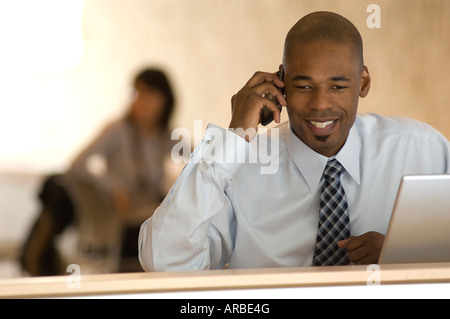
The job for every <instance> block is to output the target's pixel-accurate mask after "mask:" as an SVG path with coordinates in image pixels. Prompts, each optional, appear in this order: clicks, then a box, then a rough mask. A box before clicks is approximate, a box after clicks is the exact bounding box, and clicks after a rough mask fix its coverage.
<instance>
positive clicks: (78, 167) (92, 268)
mask: <svg viewBox="0 0 450 319" xmlns="http://www.w3.org/2000/svg"><path fill="white" fill-rule="evenodd" d="M133 84H134V85H133V88H134V90H133V99H132V102H131V105H130V107H129V110H128V111H127V113H126V115H125V116H124V117H123V118H120V119H119V120H117V121H115V122H113V123H111V124H109V125H107V126H106V127H105V128H104V130H103V131H102V132H101V133H100V135H99V136H97V137H96V138H95V139H94V140H93V141H92V142H91V143H90V145H88V146H87V147H86V148H85V149H84V150H83V151H82V152H81V154H80V155H79V156H78V157H77V158H76V159H75V161H74V162H73V164H72V165H71V167H70V169H69V171H68V174H67V179H68V183H69V186H70V187H69V189H70V194H71V197H72V200H73V202H74V206H75V209H76V218H77V229H78V235H79V247H78V248H79V249H78V252H79V259H78V261H77V262H76V263H77V264H79V265H80V267H81V270H82V271H83V273H106V272H116V271H122V272H124V271H140V270H141V267H140V265H139V261H138V257H137V255H138V249H137V242H138V235H139V227H140V225H141V224H142V223H143V222H144V221H145V220H146V219H148V218H149V217H150V216H151V215H152V214H153V212H154V210H155V209H156V207H157V206H158V205H159V204H160V203H161V201H162V199H163V195H165V194H166V193H167V191H168V186H170V183H171V181H172V180H170V181H168V179H169V176H168V174H166V170H165V163H167V161H170V157H169V156H170V151H171V148H172V145H173V143H172V141H171V139H170V129H169V122H170V119H171V116H172V114H173V111H174V105H175V101H174V95H173V91H172V88H171V85H170V83H169V81H168V79H167V77H166V75H165V74H164V73H163V72H161V71H160V70H156V69H146V70H143V71H142V72H140V73H139V74H138V75H137V76H136V78H135V80H134V83H133Z"/></svg>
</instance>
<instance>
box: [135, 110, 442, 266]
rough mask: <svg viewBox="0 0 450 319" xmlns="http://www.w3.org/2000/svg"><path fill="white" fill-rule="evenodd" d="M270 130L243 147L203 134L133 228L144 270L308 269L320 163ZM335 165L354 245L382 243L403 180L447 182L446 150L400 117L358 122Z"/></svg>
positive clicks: (426, 130)
mask: <svg viewBox="0 0 450 319" xmlns="http://www.w3.org/2000/svg"><path fill="white" fill-rule="evenodd" d="M276 129H277V131H276V133H278V134H274V129H272V131H271V132H269V133H270V134H268V135H269V137H267V135H264V136H263V135H262V134H261V135H258V137H257V138H255V139H254V141H252V143H250V144H249V143H247V142H245V141H244V140H243V139H241V138H240V137H237V135H236V134H234V133H233V132H231V131H229V130H226V129H222V128H218V127H217V126H214V125H209V126H208V128H207V130H206V132H205V137H204V139H203V141H202V142H201V144H200V145H199V146H198V147H197V148H196V149H195V150H194V152H193V154H192V155H191V161H190V163H188V164H187V165H186V167H185V168H184V170H183V172H182V173H181V174H180V176H179V178H178V180H177V181H176V183H175V184H174V186H173V187H172V189H171V190H170V192H169V194H168V195H167V196H166V198H165V199H164V201H163V202H162V204H161V206H160V207H159V208H158V209H157V210H156V211H155V213H154V215H153V216H152V217H151V218H150V219H149V220H147V221H146V222H145V223H144V224H143V225H142V227H141V233H140V236H139V258H140V260H141V264H142V266H143V268H144V269H145V270H146V271H186V270H202V269H215V268H221V267H223V266H224V265H226V264H227V263H228V264H229V268H259V267H299V266H310V265H311V263H312V258H313V252H314V245H315V242H316V235H317V228H318V218H319V196H320V189H321V178H322V173H323V170H324V168H325V166H326V162H327V160H328V158H327V157H324V156H322V155H320V154H318V153H316V152H315V151H313V150H312V149H311V148H309V147H308V146H307V145H306V144H304V143H303V142H302V141H301V140H300V139H299V138H297V137H296V136H295V135H294V133H293V132H292V130H291V129H290V126H289V124H288V123H287V122H286V123H284V124H281V125H279V126H278V127H277V128H276ZM218 133H221V134H218ZM218 136H219V137H220V136H221V137H222V139H221V140H219V138H218ZM265 139H267V141H268V142H267V145H268V146H269V149H270V151H271V153H270V158H271V160H272V162H271V163H272V166H273V167H272V168H274V169H272V170H269V173H267V172H266V173H262V169H263V168H264V167H265V168H267V165H268V164H267V163H268V162H267V158H266V159H265V161H263V160H261V161H259V162H258V163H254V162H255V161H252V160H251V157H250V156H251V155H249V154H251V152H252V148H253V149H255V148H256V146H255V145H259V144H257V143H258V142H255V141H259V140H265ZM274 139H276V140H274ZM230 141H233V142H230ZM263 144H264V143H263ZM213 149H214V150H213ZM243 152H244V153H245V156H244V155H243V154H242V153H243ZM262 154H264V153H262ZM335 157H336V159H337V160H338V161H339V162H340V163H341V164H342V165H343V167H344V168H345V172H344V173H343V174H342V177H341V179H342V184H343V187H344V190H345V193H346V196H347V201H348V205H349V211H350V230H351V234H352V235H353V236H359V235H362V234H364V233H366V232H369V231H376V232H379V233H382V234H386V231H387V227H388V224H389V221H390V217H391V213H392V209H393V206H394V201H395V198H396V195H397V191H398V187H399V183H400V180H401V177H402V176H403V175H406V174H442V173H450V165H449V164H450V143H449V141H448V140H447V139H446V138H445V137H444V136H443V135H441V134H440V133H439V132H437V131H436V130H434V129H433V128H431V127H430V126H428V125H427V124H424V123H421V122H417V121H414V120H410V119H406V118H393V117H382V116H379V115H375V114H367V115H358V116H357V119H356V121H355V124H354V126H353V127H352V129H351V131H350V133H349V136H348V138H347V141H346V143H345V145H344V146H343V148H342V149H341V150H340V151H339V153H338V154H337V155H336V156H335ZM244 158H245V161H244V163H242V159H244ZM237 159H241V160H237ZM275 164H276V166H275Z"/></svg>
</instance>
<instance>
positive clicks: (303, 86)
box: [296, 85, 312, 90]
mask: <svg viewBox="0 0 450 319" xmlns="http://www.w3.org/2000/svg"><path fill="white" fill-rule="evenodd" d="M296 88H297V89H300V90H310V89H311V88H312V87H311V86H310V85H298V86H296Z"/></svg>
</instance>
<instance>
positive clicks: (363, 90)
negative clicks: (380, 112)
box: [359, 66, 370, 97]
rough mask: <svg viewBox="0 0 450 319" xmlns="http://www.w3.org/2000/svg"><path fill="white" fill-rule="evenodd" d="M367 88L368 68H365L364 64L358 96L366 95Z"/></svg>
mask: <svg viewBox="0 0 450 319" xmlns="http://www.w3.org/2000/svg"><path fill="white" fill-rule="evenodd" d="M369 90H370V74H369V69H368V68H367V66H364V67H363V70H362V72H361V81H360V90H359V96H360V97H366V96H367V94H369Z"/></svg>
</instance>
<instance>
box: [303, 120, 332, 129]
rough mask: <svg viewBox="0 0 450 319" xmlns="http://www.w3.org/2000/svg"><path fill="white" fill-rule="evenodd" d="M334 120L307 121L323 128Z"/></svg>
mask: <svg viewBox="0 0 450 319" xmlns="http://www.w3.org/2000/svg"><path fill="white" fill-rule="evenodd" d="M333 122H334V121H328V122H316V121H309V123H311V124H312V125H314V126H315V127H317V128H325V127H327V126H329V125H331V124H333Z"/></svg>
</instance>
